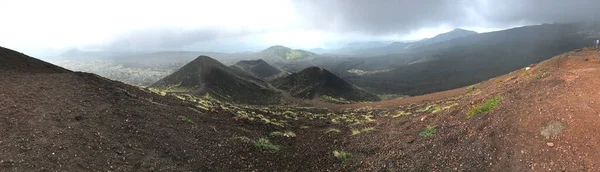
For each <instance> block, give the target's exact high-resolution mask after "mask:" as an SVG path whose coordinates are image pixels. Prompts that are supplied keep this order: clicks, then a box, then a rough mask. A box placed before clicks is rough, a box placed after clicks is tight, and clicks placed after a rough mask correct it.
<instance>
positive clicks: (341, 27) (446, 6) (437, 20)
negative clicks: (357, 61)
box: [293, 0, 600, 35]
mask: <svg viewBox="0 0 600 172" xmlns="http://www.w3.org/2000/svg"><path fill="white" fill-rule="evenodd" d="M293 2H294V4H295V6H296V7H297V8H298V9H299V11H300V13H302V14H305V15H304V17H307V19H306V20H307V21H313V22H312V23H311V27H313V28H316V29H325V30H332V31H338V32H339V31H341V32H360V33H365V34H372V35H379V34H391V33H400V34H402V33H407V32H409V31H413V30H418V29H421V28H428V27H437V26H440V25H446V26H449V27H480V28H485V27H488V28H489V27H491V28H506V27H510V26H515V25H524V24H541V23H553V22H560V23H569V22H580V21H590V20H597V19H598V18H599V17H600V9H598V7H599V6H600V1H598V0H577V1H564V0H526V1H523V0H502V1H496V0H419V1H408V0H381V1H346V0H327V1H322V0H296V1H293Z"/></svg>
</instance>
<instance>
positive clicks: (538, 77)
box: [535, 72, 550, 79]
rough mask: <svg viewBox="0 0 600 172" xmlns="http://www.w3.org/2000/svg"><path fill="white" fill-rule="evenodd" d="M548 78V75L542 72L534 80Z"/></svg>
mask: <svg viewBox="0 0 600 172" xmlns="http://www.w3.org/2000/svg"><path fill="white" fill-rule="evenodd" d="M548 76H550V73H548V72H544V73H540V74H538V75H537V76H536V77H535V78H537V79H541V78H545V77H548Z"/></svg>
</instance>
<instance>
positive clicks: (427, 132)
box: [419, 125, 437, 137]
mask: <svg viewBox="0 0 600 172" xmlns="http://www.w3.org/2000/svg"><path fill="white" fill-rule="evenodd" d="M435 133H437V129H435V126H433V125H428V126H427V129H425V130H423V131H421V132H420V133H419V135H420V136H423V137H429V136H431V135H434V134H435Z"/></svg>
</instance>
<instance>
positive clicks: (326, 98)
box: [319, 95, 352, 104]
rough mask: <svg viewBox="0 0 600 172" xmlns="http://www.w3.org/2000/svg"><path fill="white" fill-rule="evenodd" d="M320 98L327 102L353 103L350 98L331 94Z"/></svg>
mask: <svg viewBox="0 0 600 172" xmlns="http://www.w3.org/2000/svg"><path fill="white" fill-rule="evenodd" d="M319 99H320V100H321V101H324V102H327V103H333V104H350V103H352V102H350V101H348V100H346V99H344V98H342V97H338V98H336V97H331V96H328V95H322V96H320V97H319Z"/></svg>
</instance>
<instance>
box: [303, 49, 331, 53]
mask: <svg viewBox="0 0 600 172" xmlns="http://www.w3.org/2000/svg"><path fill="white" fill-rule="evenodd" d="M308 51H310V52H313V53H317V54H327V53H331V50H328V49H324V48H313V49H310V50H308Z"/></svg>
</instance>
